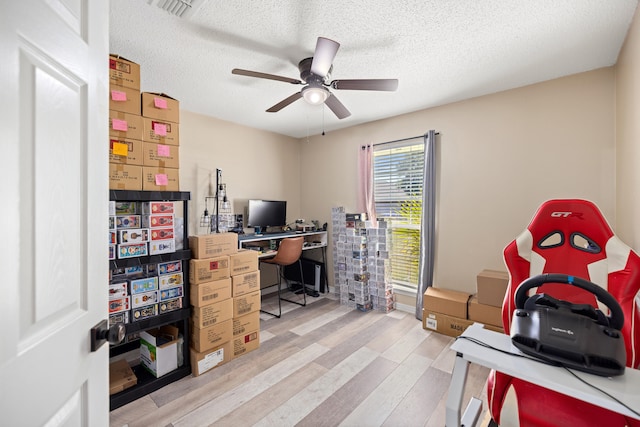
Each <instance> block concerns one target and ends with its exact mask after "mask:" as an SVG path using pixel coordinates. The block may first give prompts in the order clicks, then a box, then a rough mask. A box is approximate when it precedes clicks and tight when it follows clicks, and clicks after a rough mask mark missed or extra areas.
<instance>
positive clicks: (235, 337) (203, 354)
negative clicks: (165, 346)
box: [189, 233, 260, 376]
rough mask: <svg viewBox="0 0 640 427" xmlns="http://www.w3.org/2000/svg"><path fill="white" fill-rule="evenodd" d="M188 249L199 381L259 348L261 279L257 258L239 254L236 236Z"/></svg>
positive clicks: (195, 241) (196, 241) (214, 237)
mask: <svg viewBox="0 0 640 427" xmlns="http://www.w3.org/2000/svg"><path fill="white" fill-rule="evenodd" d="M189 246H190V247H191V251H192V256H193V258H192V259H191V260H190V261H189V266H190V269H189V279H190V280H189V281H190V283H191V287H190V299H191V305H192V306H193V309H192V313H193V314H192V319H191V320H192V322H191V323H192V329H191V331H192V333H191V367H192V373H193V375H194V376H198V375H201V374H203V373H205V372H207V371H209V370H211V369H213V368H215V367H217V366H220V365H222V364H224V363H227V362H228V361H230V360H232V359H233V358H235V357H238V356H240V355H242V354H244V353H246V352H248V351H251V350H254V349H256V348H258V346H259V343H260V339H259V337H260V317H259V309H260V289H259V288H260V276H259V272H258V258H257V253H255V252H253V251H241V252H238V235H237V234H235V233H221V234H204V235H198V236H190V237H189ZM248 252H252V254H248ZM234 285H235V286H234ZM234 290H235V293H234Z"/></svg>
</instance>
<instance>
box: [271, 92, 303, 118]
mask: <svg viewBox="0 0 640 427" xmlns="http://www.w3.org/2000/svg"><path fill="white" fill-rule="evenodd" d="M300 98H302V92H296V93H294V94H293V95H291V96H290V97H288V98H286V99H283V100H282V101H280V102H278V103H277V104H276V105H274V106H273V107H271V108H269V109H268V110H267V113H277V112H278V111H280V110H282V109H283V108H284V107H286V106H287V105H289V104H291V103H292V102H294V101H297V100H298V99H300Z"/></svg>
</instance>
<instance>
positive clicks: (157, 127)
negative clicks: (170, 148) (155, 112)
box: [153, 122, 167, 136]
mask: <svg viewBox="0 0 640 427" xmlns="http://www.w3.org/2000/svg"><path fill="white" fill-rule="evenodd" d="M153 133H155V134H156V135H158V136H167V125H165V124H164V123H156V122H153Z"/></svg>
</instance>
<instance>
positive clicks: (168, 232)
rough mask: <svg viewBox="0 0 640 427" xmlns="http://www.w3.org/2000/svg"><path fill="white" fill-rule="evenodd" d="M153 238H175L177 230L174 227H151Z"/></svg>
mask: <svg viewBox="0 0 640 427" xmlns="http://www.w3.org/2000/svg"><path fill="white" fill-rule="evenodd" d="M150 237H151V240H167V239H175V237H176V236H175V231H174V229H173V227H164V228H160V227H153V228H151V235H150Z"/></svg>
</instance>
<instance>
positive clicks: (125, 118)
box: [109, 110, 143, 141]
mask: <svg viewBox="0 0 640 427" xmlns="http://www.w3.org/2000/svg"><path fill="white" fill-rule="evenodd" d="M142 129H143V126H142V116H140V115H139V114H129V113H123V112H122V111H115V110H109V136H113V137H116V138H118V139H120V138H126V139H135V140H138V141H142Z"/></svg>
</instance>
